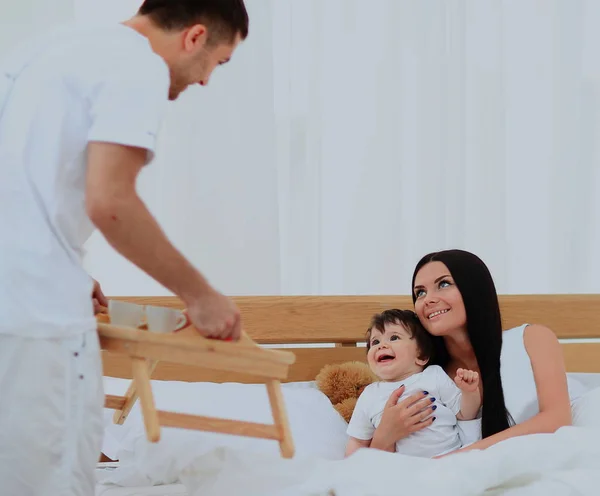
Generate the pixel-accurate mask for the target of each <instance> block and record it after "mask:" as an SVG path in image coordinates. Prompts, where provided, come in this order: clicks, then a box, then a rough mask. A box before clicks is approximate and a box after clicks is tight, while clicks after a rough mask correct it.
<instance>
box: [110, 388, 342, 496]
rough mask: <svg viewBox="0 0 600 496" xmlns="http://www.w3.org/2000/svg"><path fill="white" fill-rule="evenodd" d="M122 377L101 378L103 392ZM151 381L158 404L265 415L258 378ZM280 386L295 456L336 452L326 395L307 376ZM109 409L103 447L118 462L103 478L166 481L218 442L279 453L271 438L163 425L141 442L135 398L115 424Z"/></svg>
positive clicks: (337, 438)
mask: <svg viewBox="0 0 600 496" xmlns="http://www.w3.org/2000/svg"><path fill="white" fill-rule="evenodd" d="M128 385H129V381H123V382H121V383H117V382H116V381H115V380H114V379H112V380H110V382H109V383H108V384H107V383H105V392H106V393H107V394H122V393H123V391H124V390H125V389H126V388H127V386H128ZM152 389H153V392H154V397H155V402H156V407H157V408H158V409H160V410H167V411H175V412H181V413H189V414H197V415H206V416H211V417H219V418H230V419H234V420H242V421H248V422H260V423H269V424H270V423H273V417H272V414H271V409H270V404H269V399H268V395H267V391H266V387H265V385H264V384H239V383H225V384H215V383H206V382H203V383H186V382H171V381H169V382H166V381H152ZM282 389H283V396H284V401H285V405H286V410H287V414H288V419H289V422H290V427H291V430H292V435H293V440H294V445H295V448H296V456H297V457H304V456H307V457H319V458H325V459H342V458H343V457H344V450H345V447H346V442H347V439H348V438H347V434H346V428H347V424H346V422H345V421H344V419H343V418H342V417H341V416H340V415H339V414H338V413H337V411H336V410H335V409H334V408H333V406H332V404H331V402H330V401H329V399H328V398H327V397H326V396H325V395H324V394H323V393H321V392H320V391H319V390H318V389H316V388H315V387H311V386H310V385H307V383H302V384H294V383H290V384H283V387H282ZM113 413H114V412H113V411H107V424H106V429H105V445H104V448H103V452H104V453H105V454H106V455H107V456H109V457H110V458H113V459H119V461H120V463H119V468H118V469H116V470H114V471H112V472H110V474H109V476H108V479H105V480H104V481H103V482H111V483H113V484H118V485H122V486H132V485H156V484H168V483H173V482H176V481H177V480H178V474H179V473H181V470H182V469H183V468H185V467H186V466H187V465H188V464H189V463H190V462H191V461H192V460H193V459H194V458H196V457H197V456H200V455H203V454H206V453H208V452H210V451H212V450H214V449H215V448H218V447H230V448H234V449H236V450H243V451H246V452H254V453H267V454H269V453H270V454H278V453H279V444H278V443H277V441H272V440H268V439H256V438H249V437H242V436H232V435H227V434H217V433H211V432H203V431H193V430H184V429H174V428H165V427H162V428H161V440H160V441H159V442H158V443H149V442H148V441H147V440H146V434H145V431H144V425H143V420H142V417H141V413H140V409H139V402H138V403H136V405H135V406H134V408H133V410H132V412H131V414H130V415H129V417H128V419H127V420H126V422H125V424H124V425H123V426H117V425H114V424H112V414H113Z"/></svg>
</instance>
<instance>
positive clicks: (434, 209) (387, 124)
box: [75, 0, 600, 295]
mask: <svg viewBox="0 0 600 496" xmlns="http://www.w3.org/2000/svg"><path fill="white" fill-rule="evenodd" d="M139 3H140V1H127V2H125V1H124V0H111V1H109V0H102V1H100V0H95V1H92V0H77V1H76V5H77V9H76V11H75V12H76V18H77V19H78V20H88V19H92V18H96V19H97V18H98V17H104V18H106V20H120V19H123V18H125V17H127V16H128V15H130V14H132V13H133V12H135V9H136V7H137V6H138V5H139ZM247 5H248V8H249V12H250V18H251V23H250V36H249V38H248V40H247V41H246V42H245V43H244V44H243V45H242V46H241V47H240V49H239V51H238V52H236V54H235V55H234V58H233V60H232V62H231V63H230V64H228V65H227V66H224V67H222V68H219V69H217V71H216V73H215V75H214V76H213V79H212V81H211V84H210V85H209V87H208V88H197V89H196V88H194V89H190V90H188V92H186V94H184V95H183V96H182V97H181V99H180V100H179V101H177V102H175V103H174V104H173V105H172V108H171V109H170V113H169V115H168V116H167V119H166V121H165V123H164V127H163V133H162V135H161V142H160V149H159V154H158V157H157V159H156V160H155V162H154V163H153V164H151V166H150V167H149V168H148V169H147V170H146V171H144V173H143V177H142V181H141V185H140V192H141V194H142V196H143V197H144V199H145V200H146V201H147V202H148V204H149V206H150V208H151V209H152V211H153V212H154V213H155V214H156V216H157V217H158V219H159V221H160V222H161V224H162V225H163V226H164V228H165V230H166V232H167V234H168V235H169V237H170V238H171V239H172V240H173V242H174V243H175V244H176V245H177V246H178V247H179V248H180V249H181V250H182V251H183V252H184V253H185V254H186V255H187V256H188V257H190V258H191V260H192V261H193V262H194V263H195V264H196V265H197V266H198V267H199V268H200V269H201V270H202V271H203V272H204V273H206V274H207V276H208V277H209V278H210V279H211V280H212V281H213V282H214V283H215V284H216V285H217V286H218V287H219V288H220V289H222V290H223V291H225V292H227V293H228V294H369V293H370V294H382V293H388V294H389V293H393V294H406V293H408V292H409V291H410V278H411V275H412V271H413V267H414V265H415V263H416V262H417V260H418V259H419V258H420V257H421V256H422V255H424V254H425V253H427V252H429V251H433V250H439V249H443V248H450V247H458V248H464V249H467V250H470V251H473V252H475V253H476V254H478V255H480V256H481V257H482V258H483V259H484V260H485V261H486V263H487V264H488V265H489V267H490V269H491V270H492V273H493V275H494V278H495V280H496V283H497V286H498V290H499V291H500V292H501V293H569V292H578V293H585V292H600V257H599V255H600V200H599V199H598V197H599V195H598V194H597V193H598V192H600V149H599V147H598V145H597V144H598V143H600V100H599V96H600V93H599V92H600V48H599V47H600V29H599V27H600V2H597V1H596V0H518V1H517V0H506V1H499V0H478V1H477V2H471V1H468V0H270V1H267V0H247ZM86 265H87V267H88V268H89V270H90V272H91V273H92V274H93V275H94V276H95V277H97V278H98V279H100V280H101V281H102V282H103V285H104V287H105V289H106V290H107V292H108V293H110V294H121V295H125V294H138V295H148V294H155V295H157V294H167V292H166V290H164V288H161V287H160V286H159V285H158V284H156V283H154V282H153V281H152V280H151V279H150V278H148V277H147V276H146V275H145V274H142V273H141V272H140V271H139V270H138V269H136V268H135V267H133V266H131V265H130V264H129V263H128V262H126V261H125V260H123V259H122V258H121V257H120V256H118V255H116V254H115V253H114V252H112V250H111V249H110V248H109V247H108V246H107V245H106V243H105V242H104V240H103V239H102V238H101V237H100V236H95V237H94V238H93V239H92V240H91V242H90V244H89V254H88V256H87V258H86Z"/></svg>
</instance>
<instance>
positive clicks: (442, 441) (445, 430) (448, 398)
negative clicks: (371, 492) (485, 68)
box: [347, 365, 462, 458]
mask: <svg viewBox="0 0 600 496" xmlns="http://www.w3.org/2000/svg"><path fill="white" fill-rule="evenodd" d="M402 384H404V386H405V391H404V393H403V394H402V396H401V397H400V399H399V401H398V402H400V401H402V400H403V399H405V398H407V397H408V396H411V395H413V394H415V393H418V392H421V391H427V392H428V393H429V396H431V397H433V398H435V405H437V409H436V410H435V411H434V412H433V416H434V417H436V419H435V420H434V421H433V423H432V424H431V426H429V427H426V428H424V429H421V430H420V431H418V432H414V433H413V434H411V435H410V436H408V437H406V438H404V439H401V440H400V441H398V442H397V443H396V453H402V454H404V455H410V456H420V457H427V458H431V457H434V456H438V455H442V454H444V453H449V452H450V451H454V450H457V449H459V448H461V447H462V443H461V440H460V437H459V432H458V427H457V418H456V415H457V414H458V412H459V411H460V401H461V397H462V393H461V390H460V389H459V388H458V387H457V386H456V384H455V383H454V381H452V380H451V379H450V377H448V375H447V374H446V373H445V372H444V370H443V369H442V368H441V367H439V366H438V365H430V366H429V367H427V368H426V369H425V370H423V372H420V373H418V374H414V375H412V376H411V377H409V378H408V379H406V380H404V381H401V382H383V381H381V382H375V383H373V384H369V385H368V386H367V387H366V388H365V389H364V391H363V392H362V394H361V395H360V396H359V398H358V401H357V402H356V407H355V408H354V412H353V414H352V418H351V419H350V423H349V425H348V430H347V433H348V435H349V436H352V437H355V438H357V439H362V440H370V439H372V438H373V434H374V432H375V429H376V428H377V427H378V426H379V423H380V422H381V417H382V415H383V409H384V407H385V404H386V402H387V401H388V399H389V397H390V395H391V394H392V392H394V391H395V390H396V389H398V388H399V387H400V386H401V385H402Z"/></svg>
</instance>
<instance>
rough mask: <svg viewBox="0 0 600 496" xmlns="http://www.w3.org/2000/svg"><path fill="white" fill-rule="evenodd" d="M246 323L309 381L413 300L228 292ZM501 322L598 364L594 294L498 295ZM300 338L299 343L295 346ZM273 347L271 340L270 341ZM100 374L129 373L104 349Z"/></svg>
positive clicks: (190, 370) (170, 303) (356, 353)
mask: <svg viewBox="0 0 600 496" xmlns="http://www.w3.org/2000/svg"><path fill="white" fill-rule="evenodd" d="M114 299H119V300H125V301H131V302H134V303H137V304H143V305H159V306H167V307H173V308H183V305H182V303H181V301H180V300H179V299H177V298H174V297H118V298H114ZM233 299H234V300H235V302H236V304H237V305H238V306H239V308H240V311H241V313H242V321H243V326H244V330H245V331H246V332H247V333H248V335H250V336H251V337H252V339H254V340H255V341H256V342H257V343H259V344H263V345H285V346H286V347H289V346H294V348H293V349H292V350H289V348H288V349H287V351H293V352H294V353H295V354H296V363H295V364H294V365H292V366H291V367H290V374H289V377H288V381H310V380H314V378H315V376H316V375H317V374H318V372H319V371H320V370H321V368H322V367H323V366H324V365H326V364H331V363H342V362H346V361H351V360H361V361H366V350H365V348H364V347H363V346H357V343H364V341H365V332H366V329H367V326H368V324H369V321H370V319H371V317H372V316H373V314H375V313H378V312H381V311H383V310H385V309H388V308H410V309H412V308H413V304H412V300H411V298H410V296H241V297H234V298H233ZM499 299H500V306H501V310H502V318H503V327H504V329H510V328H511V327H515V326H518V325H521V324H523V323H536V324H543V325H545V326H548V327H550V328H551V329H552V330H553V331H554V332H555V333H556V335H557V337H558V338H559V339H562V340H568V341H567V342H563V344H562V347H563V352H564V357H565V362H566V365H567V370H568V371H569V372H600V342H597V343H596V342H589V339H590V338H593V339H600V295H502V296H500V297H499ZM295 346H300V347H295ZM275 347H276V346H275ZM103 362H104V375H106V376H110V377H122V378H131V366H130V363H129V362H128V360H127V359H125V358H122V357H120V356H118V355H111V354H107V353H103ZM152 378H153V379H157V380H173V381H190V382H198V381H208V382H230V381H231V382H255V378H253V377H250V376H248V377H244V376H239V375H235V376H234V375H233V374H231V373H226V372H214V371H210V370H206V369H202V368H201V367H192V366H184V365H176V364H171V363H167V362H162V363H160V364H159V366H158V367H157V369H156V370H155V372H154V374H153V376H152Z"/></svg>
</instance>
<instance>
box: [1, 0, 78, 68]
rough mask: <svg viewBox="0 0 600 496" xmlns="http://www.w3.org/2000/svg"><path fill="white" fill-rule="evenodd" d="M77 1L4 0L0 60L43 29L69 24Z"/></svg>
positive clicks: (2, 4) (2, 5)
mask: <svg viewBox="0 0 600 496" xmlns="http://www.w3.org/2000/svg"><path fill="white" fill-rule="evenodd" d="M74 1H75V0H52V1H46V0H19V1H17V2H14V1H8V0H4V1H2V3H1V7H0V57H2V56H3V55H4V54H5V53H6V52H7V51H8V50H10V49H11V47H12V46H13V45H14V44H16V43H18V42H20V41H23V40H26V39H27V37H28V36H30V35H32V34H33V35H35V34H36V33H38V32H39V31H40V30H43V29H45V28H47V27H49V26H55V25H59V24H63V23H66V22H70V21H72V20H73V18H74V17H73V16H74V4H73V2H74Z"/></svg>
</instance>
